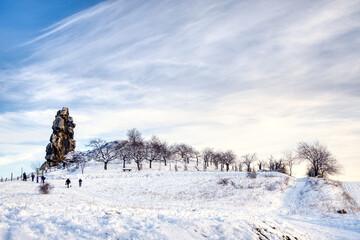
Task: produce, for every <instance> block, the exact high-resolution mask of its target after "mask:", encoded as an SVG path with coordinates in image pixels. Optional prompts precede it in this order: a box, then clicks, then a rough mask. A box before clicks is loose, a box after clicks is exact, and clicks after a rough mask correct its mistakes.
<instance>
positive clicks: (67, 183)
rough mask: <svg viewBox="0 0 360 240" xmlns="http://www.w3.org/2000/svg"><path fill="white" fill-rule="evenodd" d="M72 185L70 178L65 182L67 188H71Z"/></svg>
mask: <svg viewBox="0 0 360 240" xmlns="http://www.w3.org/2000/svg"><path fill="white" fill-rule="evenodd" d="M70 183H71V181H70V179H69V178H68V179H66V181H65V185H67V187H68V188H69V187H70Z"/></svg>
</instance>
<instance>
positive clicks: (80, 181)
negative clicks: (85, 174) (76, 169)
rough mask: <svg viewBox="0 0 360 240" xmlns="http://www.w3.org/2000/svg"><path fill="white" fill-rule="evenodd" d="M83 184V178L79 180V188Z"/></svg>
mask: <svg viewBox="0 0 360 240" xmlns="http://www.w3.org/2000/svg"><path fill="white" fill-rule="evenodd" d="M81 184H82V180H81V178H80V179H79V187H81Z"/></svg>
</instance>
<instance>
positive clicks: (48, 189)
mask: <svg viewBox="0 0 360 240" xmlns="http://www.w3.org/2000/svg"><path fill="white" fill-rule="evenodd" d="M53 188H54V186H53V185H51V184H50V183H44V184H41V185H40V186H39V187H38V190H39V192H40V193H42V194H49V193H50V192H51V190H52V189H53Z"/></svg>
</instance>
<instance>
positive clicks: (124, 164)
mask: <svg viewBox="0 0 360 240" xmlns="http://www.w3.org/2000/svg"><path fill="white" fill-rule="evenodd" d="M123 168H125V159H123Z"/></svg>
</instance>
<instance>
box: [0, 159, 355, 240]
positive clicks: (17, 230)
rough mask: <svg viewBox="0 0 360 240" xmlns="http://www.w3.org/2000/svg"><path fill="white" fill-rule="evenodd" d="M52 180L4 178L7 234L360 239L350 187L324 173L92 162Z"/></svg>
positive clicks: (2, 224) (0, 219) (1, 195)
mask: <svg viewBox="0 0 360 240" xmlns="http://www.w3.org/2000/svg"><path fill="white" fill-rule="evenodd" d="M67 177H70V179H71V181H72V187H71V188H69V189H68V188H66V186H65V179H66V178H67ZM79 177H81V178H82V179H83V187H81V188H80V187H79V186H78V182H77V180H78V178H79ZM46 181H47V182H49V183H51V184H52V185H54V187H55V188H54V189H53V191H52V192H51V193H50V194H48V195H43V194H39V193H38V191H37V190H36V187H37V186H38V184H36V183H32V182H6V183H1V184H0V239H6V240H7V239H14V240H17V239H287V237H288V239H295V237H296V239H360V219H359V213H358V212H357V211H356V209H354V210H352V211H350V214H347V215H340V214H337V213H335V212H334V211H333V210H334V209H335V208H337V207H338V206H341V208H345V207H344V206H345V205H342V204H346V203H347V202H346V198H344V199H343V198H340V197H339V196H341V192H342V191H343V190H342V188H340V187H338V186H335V185H333V184H329V183H326V182H325V181H324V180H321V179H311V180H309V179H294V178H292V177H289V176H286V175H283V174H279V173H271V172H270V173H269V172H261V173H258V175H257V177H256V178H254V179H253V178H248V177H247V174H246V173H243V172H228V173H226V172H192V171H189V172H173V171H168V170H165V169H164V168H163V169H162V170H161V171H159V170H155V169H153V170H148V169H147V170H144V171H141V172H138V171H136V170H133V171H132V172H122V171H121V166H119V165H116V164H113V165H112V164H110V165H109V170H107V171H104V170H102V165H101V164H93V165H92V166H90V167H88V168H86V169H85V174H84V175H82V174H80V172H79V171H78V170H77V171H74V172H72V173H69V172H67V171H66V170H58V171H55V172H50V173H48V174H47V180H46ZM313 181H318V182H317V183H316V182H313ZM320 186H321V187H320ZM318 198H320V199H322V201H320V202H319V203H317V204H315V205H313V206H312V205H311V204H312V203H313V200H314V199H315V200H316V199H318ZM339 199H340V200H339ZM344 201H345V202H344ZM329 202H330V203H329ZM310 210H311V211H310Z"/></svg>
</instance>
